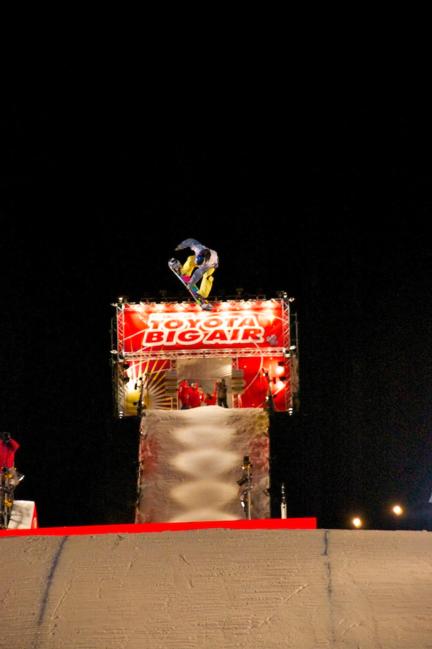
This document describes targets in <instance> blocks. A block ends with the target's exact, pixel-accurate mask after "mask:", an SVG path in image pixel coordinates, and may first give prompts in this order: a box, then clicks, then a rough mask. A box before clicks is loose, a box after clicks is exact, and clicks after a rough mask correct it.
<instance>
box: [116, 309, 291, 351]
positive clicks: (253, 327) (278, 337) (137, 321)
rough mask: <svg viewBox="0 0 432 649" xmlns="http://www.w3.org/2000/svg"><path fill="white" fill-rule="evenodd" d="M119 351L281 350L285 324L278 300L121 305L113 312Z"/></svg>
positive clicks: (283, 342)
mask: <svg viewBox="0 0 432 649" xmlns="http://www.w3.org/2000/svg"><path fill="white" fill-rule="evenodd" d="M117 317H118V322H117V331H118V332H119V333H120V332H122V336H120V335H119V340H118V343H119V351H120V352H122V353H126V354H130V353H139V352H147V353H148V352H150V353H151V352H152V351H155V352H156V351H164V350H165V351H168V350H169V351H177V350H178V351H187V350H199V349H212V350H224V349H226V350H241V349H256V350H263V351H264V350H268V351H270V352H271V350H272V349H276V348H279V349H280V348H284V347H285V346H286V345H287V344H288V341H287V339H286V337H287V336H288V330H289V327H288V323H287V322H286V314H285V309H284V304H283V301H282V300H250V301H247V302H245V301H243V300H242V301H240V300H238V301H234V300H233V301H230V302H220V303H215V304H214V306H213V310H212V311H211V312H208V311H202V310H201V309H200V308H199V307H197V306H195V305H192V304H189V303H183V304H173V303H166V304H164V303H161V304H159V303H158V304H154V303H152V304H146V303H141V304H125V305H124V308H123V309H122V310H121V311H119V312H118V316H117Z"/></svg>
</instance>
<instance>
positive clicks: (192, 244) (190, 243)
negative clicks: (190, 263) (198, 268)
mask: <svg viewBox="0 0 432 649" xmlns="http://www.w3.org/2000/svg"><path fill="white" fill-rule="evenodd" d="M197 246H198V247H202V246H201V244H200V242H199V241H197V240H196V239H185V240H184V241H182V242H181V243H179V245H178V246H177V248H176V250H184V249H185V248H190V249H191V250H193V249H194V248H196V247H197Z"/></svg>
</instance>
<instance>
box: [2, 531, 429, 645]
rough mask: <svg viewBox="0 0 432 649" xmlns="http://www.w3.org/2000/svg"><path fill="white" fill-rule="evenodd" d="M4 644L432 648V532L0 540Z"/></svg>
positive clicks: (211, 533)
mask: <svg viewBox="0 0 432 649" xmlns="http://www.w3.org/2000/svg"><path fill="white" fill-rule="evenodd" d="M0 545H1V557H2V578H1V580H0V601H1V613H0V618H1V641H0V646H1V647H16V648H17V649H146V648H148V649H216V648H221V649H258V648H259V649H287V648H292V649H323V648H326V649H342V648H343V649H348V648H349V649H351V648H352V649H426V648H428V649H430V647H432V534H431V533H430V532H405V531H403V532H394V531H392V532H383V531H364V530H358V531H354V530H228V529H223V528H222V529H200V530H193V531H188V532H163V533H151V534H150V533H149V534H145V533H144V534H106V535H95V536H69V537H66V536H63V537H62V536H27V537H13V538H2V539H0Z"/></svg>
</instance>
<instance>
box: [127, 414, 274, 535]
mask: <svg viewBox="0 0 432 649" xmlns="http://www.w3.org/2000/svg"><path fill="white" fill-rule="evenodd" d="M268 425H269V422H268V416H267V413H265V412H264V411H263V410H260V409H258V408H243V409H235V410H234V409H232V408H222V407H220V406H203V407H201V408H191V409H190V410H171V411H170V410H149V411H148V412H147V413H146V415H145V416H144V417H143V418H142V421H141V443H140V452H139V455H140V475H139V479H138V490H139V498H138V505H137V512H136V522H137V523H143V522H146V523H150V522H168V521H169V522H174V521H177V522H183V521H206V520H207V521H217V520H234V519H241V518H244V517H245V512H244V510H243V508H242V505H241V500H240V497H241V493H242V492H243V490H244V487H241V488H240V487H239V485H238V483H237V481H238V480H239V479H241V478H242V475H243V473H242V463H243V458H244V456H246V455H247V456H250V461H251V463H252V490H251V505H252V506H251V510H252V518H268V517H269V516H270V498H269V495H268V487H269V457H268V455H269V446H268Z"/></svg>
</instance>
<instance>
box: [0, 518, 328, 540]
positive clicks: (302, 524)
mask: <svg viewBox="0 0 432 649" xmlns="http://www.w3.org/2000/svg"><path fill="white" fill-rule="evenodd" d="M210 528H224V529H232V530H235V529H240V530H263V529H265V530H284V529H285V530H314V529H316V528H317V519H316V518H315V517H306V518H265V519H262V518H261V519H253V520H231V521H191V522H187V523H127V524H116V525H82V526H76V527H45V528H44V527H38V528H35V529H13V530H1V531H0V538H1V537H4V536H77V535H86V534H87V535H94V534H147V533H153V532H184V531H189V530H201V529H210Z"/></svg>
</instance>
